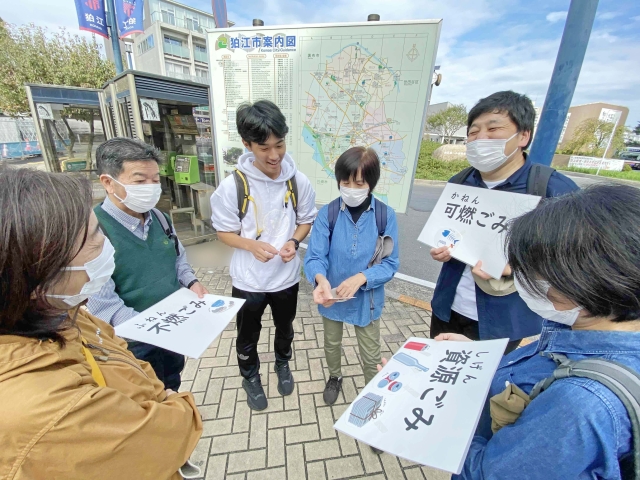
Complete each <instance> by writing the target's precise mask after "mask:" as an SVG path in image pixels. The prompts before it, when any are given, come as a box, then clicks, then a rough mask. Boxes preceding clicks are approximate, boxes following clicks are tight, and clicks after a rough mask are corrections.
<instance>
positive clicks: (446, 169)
mask: <svg viewBox="0 0 640 480" xmlns="http://www.w3.org/2000/svg"><path fill="white" fill-rule="evenodd" d="M441 146H442V144H440V143H438V142H432V141H430V140H423V141H422V144H421V145H420V155H419V156H418V167H417V168H416V178H419V179H422V180H444V181H446V180H449V179H450V178H451V177H453V176H454V175H455V174H456V173H458V172H459V171H460V170H463V169H465V168H467V167H468V166H469V162H467V161H466V160H452V161H449V162H445V161H442V160H436V159H435V158H433V152H434V151H435V149H436V148H438V147H441Z"/></svg>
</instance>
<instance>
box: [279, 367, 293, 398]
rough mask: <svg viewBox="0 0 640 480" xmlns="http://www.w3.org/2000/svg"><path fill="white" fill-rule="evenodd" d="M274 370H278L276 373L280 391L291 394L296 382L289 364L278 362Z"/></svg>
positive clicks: (281, 393)
mask: <svg viewBox="0 0 640 480" xmlns="http://www.w3.org/2000/svg"><path fill="white" fill-rule="evenodd" d="M274 370H275V371H276V375H278V393H279V394H280V395H284V396H287V395H291V393H292V392H293V385H294V383H293V375H291V370H290V369H289V364H288V363H285V364H284V365H280V366H278V365H277V364H276V365H275V369H274Z"/></svg>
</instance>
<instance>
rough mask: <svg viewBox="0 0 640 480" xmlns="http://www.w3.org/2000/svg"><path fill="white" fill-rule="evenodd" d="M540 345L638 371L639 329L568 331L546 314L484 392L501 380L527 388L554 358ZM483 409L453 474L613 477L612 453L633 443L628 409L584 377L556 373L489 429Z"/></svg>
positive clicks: (549, 479)
mask: <svg viewBox="0 0 640 480" xmlns="http://www.w3.org/2000/svg"><path fill="white" fill-rule="evenodd" d="M541 352H552V353H562V354H564V355H566V356H567V357H569V358H570V359H572V360H580V359H584V358H604V359H608V360H614V361H616V362H620V363H622V364H624V365H626V366H628V367H631V368H633V369H634V370H636V371H640V333H638V332H610V331H602V330H599V331H597V330H572V329H570V328H569V327H566V326H564V325H560V324H557V323H554V322H550V321H548V320H545V324H544V327H543V331H542V334H541V337H540V340H539V341H538V342H536V343H534V344H532V345H528V346H526V347H524V348H520V349H518V350H515V351H514V352H512V353H510V354H509V355H507V356H505V357H504V358H503V360H502V362H501V363H500V366H499V367H498V371H497V372H496V375H495V377H494V378H493V382H492V384H491V389H490V392H489V397H491V396H493V395H496V394H498V393H500V392H501V391H502V390H504V388H505V382H507V381H508V382H511V383H514V384H516V385H517V386H519V387H520V388H522V389H523V390H524V391H525V392H526V393H527V394H529V393H530V392H531V389H532V388H533V386H534V385H535V384H536V383H537V382H538V381H539V380H542V379H544V378H547V377H549V376H551V373H552V372H553V371H554V370H555V368H556V364H555V363H554V362H553V361H552V360H551V359H549V358H547V357H543V356H541V355H540V353H541ZM486 410H487V409H486V408H485V412H484V413H483V417H482V418H481V421H480V425H479V427H478V431H477V432H476V433H477V434H476V436H475V437H474V439H473V442H472V443H471V448H470V449H469V454H468V456H467V459H466V462H465V464H464V468H463V470H462V473H461V474H460V475H459V476H456V475H454V476H453V477H452V480H453V479H465V480H469V479H496V480H501V479H509V480H511V479H514V478H526V479H528V480H538V479H539V480H554V479H559V480H560V479H563V480H564V479H595V478H599V479H619V478H620V470H619V466H618V458H619V457H621V456H622V455H624V454H626V453H627V452H629V451H630V450H631V448H632V442H633V440H632V434H631V422H630V420H629V417H628V415H627V411H626V409H625V407H624V405H623V404H622V402H621V401H620V400H619V399H618V397H617V396H616V395H615V394H614V393H612V392H611V390H609V389H608V388H607V387H605V386H604V385H602V384H601V383H599V382H596V381H594V380H589V379H585V378H576V377H571V378H565V379H562V380H556V381H555V382H554V383H553V384H552V385H551V387H549V388H548V389H547V390H545V391H544V392H542V393H541V394H540V396H538V397H537V398H536V399H535V400H533V401H532V402H531V403H530V404H529V406H527V407H526V408H525V410H524V412H523V413H522V415H521V416H520V418H519V419H518V420H517V421H516V422H515V423H514V424H513V425H510V426H506V427H504V428H502V429H501V430H499V431H498V432H497V433H496V434H495V435H493V436H492V435H491V430H490V428H489V426H490V418H489V417H488V411H486Z"/></svg>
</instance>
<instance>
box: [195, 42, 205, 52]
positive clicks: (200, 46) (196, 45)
mask: <svg viewBox="0 0 640 480" xmlns="http://www.w3.org/2000/svg"><path fill="white" fill-rule="evenodd" d="M194 47H195V49H196V52H202V53H207V47H205V46H204V45H198V44H195V45H194Z"/></svg>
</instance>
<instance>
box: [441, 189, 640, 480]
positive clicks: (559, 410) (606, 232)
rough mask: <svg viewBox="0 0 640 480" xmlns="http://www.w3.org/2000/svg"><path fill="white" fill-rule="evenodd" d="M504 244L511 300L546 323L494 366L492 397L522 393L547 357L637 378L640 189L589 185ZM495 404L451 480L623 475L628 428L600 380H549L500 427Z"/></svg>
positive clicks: (551, 365) (527, 220)
mask: <svg viewBox="0 0 640 480" xmlns="http://www.w3.org/2000/svg"><path fill="white" fill-rule="evenodd" d="M508 245H509V246H508V256H509V265H511V268H512V269H513V272H514V274H515V280H516V287H517V289H518V292H519V293H520V296H521V297H522V298H523V299H524V301H525V302H526V303H527V305H528V306H529V308H530V309H531V310H533V311H534V312H536V313H537V314H539V315H540V316H541V317H543V318H545V319H547V320H545V323H544V326H543V330H542V334H541V336H540V340H539V341H538V342H535V343H533V344H531V345H528V346H526V347H523V348H520V349H518V350H515V351H514V352H512V353H510V354H509V355H507V356H505V357H504V358H503V360H502V362H501V364H500V367H499V368H498V371H497V372H496V375H495V377H494V379H493V382H492V385H491V390H490V396H495V395H499V394H501V393H502V395H501V397H496V400H497V399H498V398H503V395H504V392H503V391H504V390H505V385H506V386H507V389H509V393H512V392H514V390H516V388H515V387H516V386H517V387H519V389H521V390H522V392H520V393H518V396H524V397H526V396H528V395H529V394H530V393H531V390H532V388H533V386H534V385H535V384H536V383H537V382H539V381H540V380H543V379H545V378H548V377H550V376H551V375H552V372H553V371H554V370H555V369H556V363H555V362H554V361H553V360H552V359H551V358H549V356H548V355H549V354H551V353H554V354H562V355H565V356H566V357H568V358H569V359H570V360H582V359H586V358H590V359H593V358H603V359H607V360H614V361H616V362H618V363H621V364H623V365H625V366H627V367H630V368H631V369H632V370H634V371H636V372H640V269H639V268H638V265H640V190H638V189H636V188H634V187H628V186H622V185H616V186H608V185H606V186H596V187H591V188H588V189H586V190H581V191H578V192H574V193H570V194H568V195H565V196H563V197H559V198H555V199H552V200H547V201H545V202H544V203H542V204H541V205H540V206H539V207H538V208H537V209H535V210H533V211H532V212H530V213H528V214H526V215H524V216H522V217H520V218H519V219H517V220H516V221H514V223H513V224H512V226H511V231H510V238H509V244H508ZM465 338H466V337H463V336H461V335H453V334H442V335H440V336H439V337H437V338H436V339H439V340H458V341H459V340H464V339H465ZM516 393H517V392H516ZM495 407H496V403H495V401H494V402H492V408H491V416H492V418H488V413H487V414H486V415H485V416H484V418H483V420H484V421H481V424H480V427H479V429H478V432H477V434H476V436H475V437H474V439H473V442H472V444H471V447H470V449H469V454H468V456H467V459H466V462H465V464H464V468H463V471H462V473H461V474H460V475H459V476H455V475H454V477H453V478H460V479H487V478H490V479H498V480H500V479H514V478H526V479H533V480H538V479H539V480H543V479H544V480H553V479H594V478H599V479H619V478H621V473H620V467H619V460H620V458H621V457H623V456H624V455H626V454H627V453H629V452H630V451H631V450H632V447H633V438H632V430H631V423H630V420H629V416H628V414H627V411H626V409H625V407H624V404H623V403H622V402H621V401H620V400H619V399H618V397H617V396H616V395H615V394H614V393H613V392H612V391H611V390H609V389H608V388H607V387H605V386H604V385H603V384H601V383H599V382H597V381H594V380H589V379H586V378H577V377H569V378H562V379H560V380H557V381H555V382H554V383H552V384H551V386H550V387H548V388H547V389H546V390H544V391H542V393H540V394H539V395H538V396H536V397H535V398H534V399H533V400H531V403H529V404H528V405H527V406H526V407H525V408H524V410H523V411H522V412H521V413H520V416H519V417H518V418H517V419H516V420H515V422H513V423H510V421H507V422H505V421H504V416H503V415H500V416H501V417H502V418H503V420H500V419H499V416H498V415H497V414H498V413H500V412H499V410H498V409H496V408H495ZM490 420H493V424H492V425H491V428H490V429H489V428H486V426H488V424H489V421H490ZM483 426H484V428H483ZM636 441H640V439H636Z"/></svg>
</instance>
